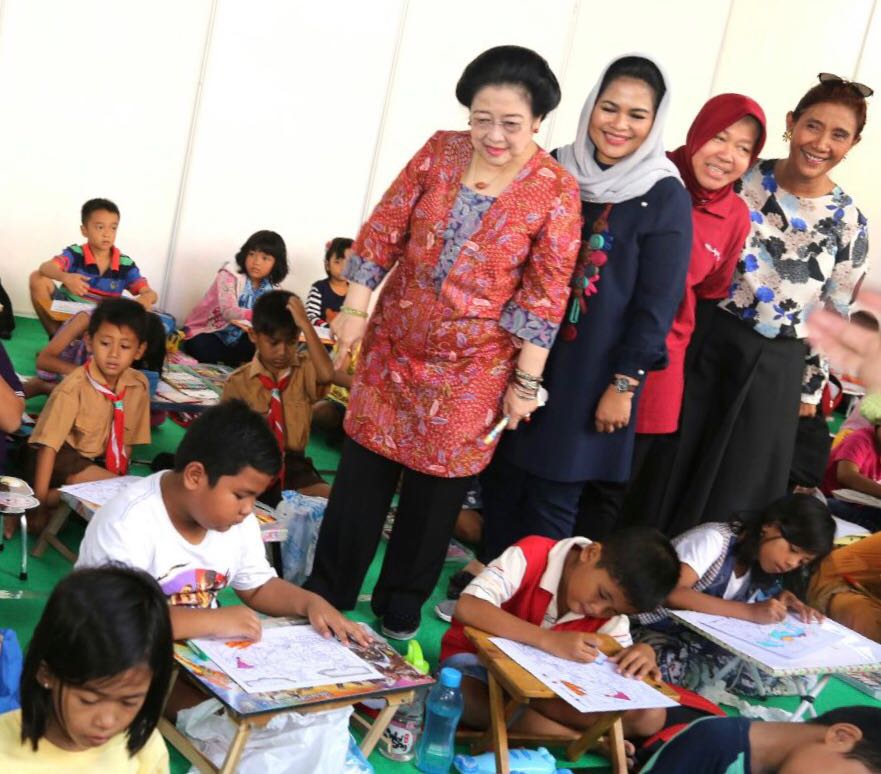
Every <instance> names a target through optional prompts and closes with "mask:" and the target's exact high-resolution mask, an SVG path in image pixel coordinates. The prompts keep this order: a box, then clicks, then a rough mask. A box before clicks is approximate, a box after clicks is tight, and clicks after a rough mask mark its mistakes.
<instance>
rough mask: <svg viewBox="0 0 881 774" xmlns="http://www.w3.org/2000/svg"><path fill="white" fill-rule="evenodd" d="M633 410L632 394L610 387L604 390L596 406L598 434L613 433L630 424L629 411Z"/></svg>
mask: <svg viewBox="0 0 881 774" xmlns="http://www.w3.org/2000/svg"><path fill="white" fill-rule="evenodd" d="M632 408H633V393H632V392H618V390H616V389H615V388H614V387H612V386H611V385H610V386H609V387H607V388H606V391H605V392H604V393H603V397H602V398H600V403H599V405H598V406H597V411H596V416H595V417H594V420H595V422H596V428H597V432H598V433H614V432H615V431H616V430H620V429H621V428H623V427H627V425H629V424H630V411H631V409H632Z"/></svg>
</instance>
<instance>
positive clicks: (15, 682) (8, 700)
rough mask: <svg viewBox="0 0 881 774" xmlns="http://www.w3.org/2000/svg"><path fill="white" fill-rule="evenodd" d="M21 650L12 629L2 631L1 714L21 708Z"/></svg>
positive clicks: (0, 632)
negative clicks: (19, 690) (19, 687)
mask: <svg viewBox="0 0 881 774" xmlns="http://www.w3.org/2000/svg"><path fill="white" fill-rule="evenodd" d="M21 666H22V658H21V648H20V647H19V645H18V637H16V636H15V632H14V631H12V629H0V714H3V713H4V712H9V711H10V710H14V709H18V708H19V707H20V706H21V700H20V698H19V693H18V686H19V683H20V682H21Z"/></svg>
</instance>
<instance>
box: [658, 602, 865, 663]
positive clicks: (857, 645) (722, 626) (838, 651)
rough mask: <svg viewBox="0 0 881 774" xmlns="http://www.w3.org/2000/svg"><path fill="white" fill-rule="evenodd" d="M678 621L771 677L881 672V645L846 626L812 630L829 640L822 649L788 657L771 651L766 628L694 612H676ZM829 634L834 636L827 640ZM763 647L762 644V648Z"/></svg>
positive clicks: (827, 622) (825, 625) (829, 624)
mask: <svg viewBox="0 0 881 774" xmlns="http://www.w3.org/2000/svg"><path fill="white" fill-rule="evenodd" d="M671 614H672V615H673V617H674V618H677V619H679V620H680V621H682V622H683V623H684V624H686V625H687V626H689V627H690V628H692V629H694V630H695V631H696V632H698V633H699V634H702V635H703V636H705V637H707V638H708V639H710V640H712V641H713V642H715V643H717V644H718V645H720V646H722V647H723V648H725V649H726V650H729V651H731V653H732V654H734V655H737V656H740V657H741V658H745V659H747V660H749V661H751V662H752V663H754V664H755V665H756V666H758V667H759V668H760V669H762V670H764V671H765V672H767V673H768V674H771V675H775V676H782V675H802V674H811V673H818V674H831V673H836V672H848V671H879V670H881V644H879V643H877V642H873V641H872V640H870V639H868V638H866V637H863V636H862V635H861V634H858V633H857V632H854V631H851V630H850V629H848V628H847V627H846V626H842V625H841V624H840V623H836V622H835V621H833V620H831V619H830V618H826V619H824V620H823V622H822V623H819V624H816V623H815V624H811V628H817V629H819V630H821V631H823V634H822V635H820V634H818V633H815V634H814V635H813V636H814V637H816V639H818V640H819V639H820V637H822V638H824V639H825V645H824V646H823V647H822V648H819V649H817V650H813V649H811V648H805V647H804V646H802V645H798V646H793V645H792V644H788V645H787V646H786V647H788V648H790V649H792V648H796V649H798V648H802V650H801V652H800V653H798V654H797V655H790V656H787V655H785V654H784V652H782V651H785V650H786V647H784V648H769V647H768V640H767V639H765V637H766V632H765V627H766V626H773V625H769V624H765V625H762V624H754V623H750V622H749V621H741V620H739V619H736V618H726V617H724V616H714V615H708V614H707V613H696V612H694V611H691V610H672V611H671ZM827 633H831V634H832V635H833V636H832V637H831V638H828V639H826V637H827ZM760 643H761V644H760Z"/></svg>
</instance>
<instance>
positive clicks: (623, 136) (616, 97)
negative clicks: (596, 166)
mask: <svg viewBox="0 0 881 774" xmlns="http://www.w3.org/2000/svg"><path fill="white" fill-rule="evenodd" d="M654 121H655V107H654V92H653V91H652V89H651V87H650V86H649V85H648V84H647V83H646V82H645V81H641V80H639V79H637V78H624V77H622V78H616V79H615V80H614V81H612V82H611V83H610V84H609V85H608V86H606V88H605V89H604V90H603V93H602V94H600V95H599V97H597V101H596V104H595V105H594V107H593V111H592V112H591V114H590V122H589V124H588V127H587V134H588V136H589V137H590V139H591V142H593V144H594V145H595V146H596V160H597V161H598V162H600V163H601V164H615V163H617V162H619V161H621V159H623V158H626V157H627V156H629V155H630V154H631V153H634V152H635V151H636V150H637V149H638V148H639V146H640V145H642V144H643V142H645V138H646V137H648V136H649V132H651V130H652V125H653V124H654Z"/></svg>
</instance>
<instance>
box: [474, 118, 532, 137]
mask: <svg viewBox="0 0 881 774" xmlns="http://www.w3.org/2000/svg"><path fill="white" fill-rule="evenodd" d="M496 124H498V125H499V126H501V127H502V131H503V132H504V133H505V134H517V133H518V132H522V131H523V124H522V123H521V122H520V121H511V120H507V121H496V120H495V119H493V118H485V117H482V116H481V117H478V118H475V117H474V116H471V117H470V118H469V119H468V125H469V126H470V127H471V128H472V129H475V130H477V131H478V132H480V133H482V134H483V133H485V132H490V131H492V128H493V127H494V126H495V125H496Z"/></svg>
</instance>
